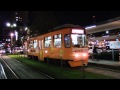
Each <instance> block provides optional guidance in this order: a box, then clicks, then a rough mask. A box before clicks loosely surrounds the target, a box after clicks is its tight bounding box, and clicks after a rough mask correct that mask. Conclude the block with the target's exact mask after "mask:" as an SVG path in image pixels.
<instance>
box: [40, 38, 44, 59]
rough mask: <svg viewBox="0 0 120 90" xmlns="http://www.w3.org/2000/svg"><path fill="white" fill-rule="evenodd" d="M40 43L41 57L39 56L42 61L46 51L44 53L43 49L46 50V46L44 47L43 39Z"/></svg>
mask: <svg viewBox="0 0 120 90" xmlns="http://www.w3.org/2000/svg"><path fill="white" fill-rule="evenodd" d="M39 45H40V53H39V57H40V58H39V59H40V61H44V55H43V54H44V53H43V51H44V50H43V49H44V48H43V47H44V46H43V40H40V41H39Z"/></svg>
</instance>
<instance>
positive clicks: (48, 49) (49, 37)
mask: <svg viewBox="0 0 120 90" xmlns="http://www.w3.org/2000/svg"><path fill="white" fill-rule="evenodd" d="M27 46H28V47H27V49H28V57H37V58H38V60H40V61H45V60H47V59H50V60H53V61H60V60H62V62H63V63H64V62H66V63H68V64H69V66H70V67H78V66H83V65H85V66H87V64H88V40H87V38H86V31H85V29H84V28H82V27H81V26H78V25H77V26H76V25H72V26H71V25H70V26H67V27H66V26H65V25H63V26H62V27H57V28H55V29H54V30H53V31H51V32H49V33H46V34H43V35H39V36H37V37H32V38H30V39H29V40H28V41H27Z"/></svg>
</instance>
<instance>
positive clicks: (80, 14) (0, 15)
mask: <svg viewBox="0 0 120 90" xmlns="http://www.w3.org/2000/svg"><path fill="white" fill-rule="evenodd" d="M13 12H14V11H0V25H4V22H6V21H11V20H12V18H13V15H14V14H13ZM49 12H50V11H49ZM54 15H55V16H56V17H55V18H57V20H58V22H59V23H60V24H66V23H71V24H78V25H81V26H86V25H89V24H92V22H93V16H96V22H97V23H98V22H102V21H104V20H108V19H111V18H114V17H118V16H120V11H54ZM48 17H49V16H48Z"/></svg>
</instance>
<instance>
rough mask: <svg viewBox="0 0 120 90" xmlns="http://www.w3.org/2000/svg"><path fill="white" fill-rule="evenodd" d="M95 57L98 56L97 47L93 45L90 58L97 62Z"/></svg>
mask: <svg viewBox="0 0 120 90" xmlns="http://www.w3.org/2000/svg"><path fill="white" fill-rule="evenodd" d="M96 56H98V52H97V46H96V45H94V47H93V57H92V60H93V59H95V58H96V59H97V60H98V57H96Z"/></svg>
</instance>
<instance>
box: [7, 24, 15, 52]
mask: <svg viewBox="0 0 120 90" xmlns="http://www.w3.org/2000/svg"><path fill="white" fill-rule="evenodd" d="M6 26H7V27H10V28H12V33H11V35H10V36H11V50H12V46H13V47H14V51H15V44H16V39H15V38H16V37H17V36H16V31H15V30H13V28H15V27H17V25H16V24H15V23H13V24H11V23H9V22H8V23H6ZM12 44H13V45H12Z"/></svg>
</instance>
